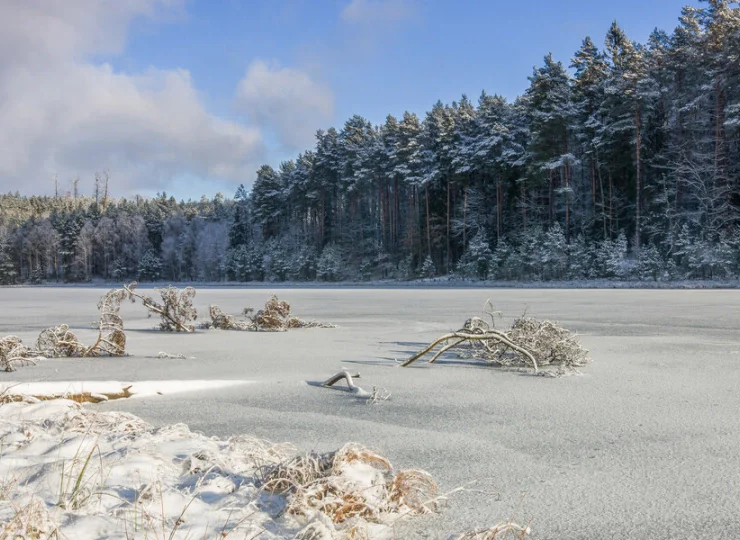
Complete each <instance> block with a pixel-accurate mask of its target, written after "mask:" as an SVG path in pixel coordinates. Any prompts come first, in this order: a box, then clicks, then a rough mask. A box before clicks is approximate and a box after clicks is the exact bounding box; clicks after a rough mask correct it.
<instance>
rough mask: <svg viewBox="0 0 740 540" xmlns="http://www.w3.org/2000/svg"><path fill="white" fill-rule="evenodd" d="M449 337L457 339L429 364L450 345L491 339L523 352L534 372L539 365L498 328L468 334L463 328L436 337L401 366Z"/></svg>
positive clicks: (528, 353) (447, 348)
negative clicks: (481, 332)
mask: <svg viewBox="0 0 740 540" xmlns="http://www.w3.org/2000/svg"><path fill="white" fill-rule="evenodd" d="M451 339H457V340H458V341H456V342H455V343H452V344H446V345H445V346H444V347H442V349H441V350H440V351H439V352H438V353H437V354H436V355H434V357H433V358H432V359H431V360H430V361H429V363H430V364H431V363H432V362H434V361H435V360H436V359H437V358H439V356H440V354H442V353H443V352H445V351H447V350H449V349H451V348H452V347H455V346H457V345H460V344H462V343H464V342H466V341H481V342H485V341H491V340H493V341H499V342H501V343H504V344H505V345H506V346H507V347H510V348H511V349H512V350H514V351H516V352H518V353H520V354H523V355H524V356H525V357H527V358H528V359H529V360H530V362H531V363H532V367H533V368H534V371H535V373H537V371H538V370H539V367H538V366H537V360H536V359H535V357H534V356H533V355H532V353H531V352H529V351H528V350H526V349H523V348H522V347H519V346H518V345H517V344H516V343H514V342H512V341H511V340H510V339H509V338H508V337H506V334H504V333H503V332H499V331H498V330H488V331H487V332H486V333H483V334H470V333H467V332H465V331H464V330H459V331H457V332H452V333H451V334H445V335H444V336H442V337H441V338H438V339H436V340H435V341H433V342H432V344H431V345H429V346H428V347H427V348H426V349H424V350H423V351H421V352H419V353H417V354H415V355H414V356H412V357H411V358H409V359H408V360H406V361H405V362H404V363H403V364H401V367H407V366H410V365H411V364H413V363H414V362H416V361H417V360H418V359H419V358H421V357H422V356H424V355H426V354H427V353H428V352H430V351H431V350H432V349H434V348H435V347H436V346H437V345H439V344H440V343H444V342H447V341H449V340H451ZM485 345H487V344H485Z"/></svg>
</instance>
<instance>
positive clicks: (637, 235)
mask: <svg viewBox="0 0 740 540" xmlns="http://www.w3.org/2000/svg"><path fill="white" fill-rule="evenodd" d="M640 123H641V121H640V109H639V108H637V109H635V176H636V178H635V191H636V193H635V252H639V251H640V211H641V210H642V208H641V206H642V205H641V200H640V199H641V195H642V167H641V164H640V150H641V149H642V141H641V134H640Z"/></svg>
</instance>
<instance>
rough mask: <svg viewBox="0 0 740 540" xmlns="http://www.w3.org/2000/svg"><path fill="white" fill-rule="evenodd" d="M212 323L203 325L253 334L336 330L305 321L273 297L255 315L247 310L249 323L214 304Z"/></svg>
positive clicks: (332, 326) (330, 326) (283, 301)
mask: <svg viewBox="0 0 740 540" xmlns="http://www.w3.org/2000/svg"><path fill="white" fill-rule="evenodd" d="M208 311H209V314H210V316H211V321H210V322H209V323H205V324H204V325H203V327H204V328H218V329H220V330H247V331H252V332H285V331H286V330H288V329H290V328H336V326H335V325H333V324H327V323H321V322H317V321H304V320H303V319H299V318H298V317H296V316H295V315H292V314H291V313H290V304H289V303H288V302H286V301H285V300H280V299H279V298H278V297H277V296H275V295H272V296H271V297H270V299H269V300H268V301H267V302H265V307H264V308H262V309H260V310H259V311H257V313H255V314H254V315H251V314H252V313H254V309H253V308H250V307H248V308H245V309H244V315H245V316H247V317H248V318H249V320H248V321H245V320H239V319H236V318H235V317H233V316H231V315H228V314H227V313H224V312H223V310H222V309H221V308H220V307H219V306H217V305H215V304H213V305H211V307H210V308H209V310H208Z"/></svg>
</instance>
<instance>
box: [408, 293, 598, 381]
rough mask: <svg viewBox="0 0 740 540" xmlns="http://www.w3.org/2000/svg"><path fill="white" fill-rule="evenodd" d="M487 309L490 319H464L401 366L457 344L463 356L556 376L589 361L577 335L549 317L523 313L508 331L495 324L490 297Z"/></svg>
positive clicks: (437, 355) (437, 354) (431, 361)
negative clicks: (459, 324)
mask: <svg viewBox="0 0 740 540" xmlns="http://www.w3.org/2000/svg"><path fill="white" fill-rule="evenodd" d="M486 313H487V314H488V316H489V317H490V318H491V322H490V323H488V322H486V321H485V320H483V319H481V318H480V317H472V318H470V319H468V320H467V321H465V324H464V325H463V327H462V328H461V329H460V330H457V331H455V332H451V333H449V334H445V335H443V336H441V337H439V338H437V339H436V340H434V341H433V342H432V343H431V344H430V345H429V346H428V347H426V348H424V349H423V350H422V351H420V352H419V353H417V354H415V355H414V356H412V357H411V358H409V359H408V360H406V361H405V362H403V363H402V364H401V366H402V367H407V366H409V365H411V364H413V363H414V362H415V361H417V360H418V359H419V358H422V357H424V356H426V355H427V354H429V353H430V352H432V351H434V350H435V349H436V348H437V347H439V349H438V350H437V351H436V352H435V353H434V356H432V358H431V359H430V360H429V363H430V364H431V363H434V362H435V361H436V360H437V359H438V358H439V357H440V356H441V355H442V354H444V353H445V352H447V351H449V350H450V349H453V348H456V347H458V348H459V349H460V353H459V354H460V355H462V356H464V357H473V358H477V359H480V360H483V361H485V362H488V363H490V364H496V365H501V366H512V365H519V366H527V367H530V368H532V369H533V370H534V373H535V374H542V375H547V376H555V377H557V376H560V375H563V374H565V373H567V372H568V371H571V372H573V371H575V372H577V368H579V367H581V366H584V365H586V364H587V363H589V362H590V361H591V359H590V358H588V351H587V350H586V349H584V348H583V347H582V346H581V344H580V343H579V341H578V339H577V335H576V334H575V333H573V332H571V331H570V330H567V329H565V328H563V327H561V326H559V325H558V324H556V323H554V322H552V321H548V320H545V321H538V320H537V319H534V318H531V317H525V316H522V317H520V318H518V319H517V320H515V321H514V324H513V325H512V327H511V328H510V329H509V330H508V331H506V332H503V331H500V330H496V329H495V328H494V323H495V318H496V317H497V316H498V315H499V313H498V312H496V311H493V306H492V305H491V302H490V300H489V301H488V302H486ZM544 366H548V367H550V366H554V367H556V369H554V370H553V369H544ZM541 370H542V371H541Z"/></svg>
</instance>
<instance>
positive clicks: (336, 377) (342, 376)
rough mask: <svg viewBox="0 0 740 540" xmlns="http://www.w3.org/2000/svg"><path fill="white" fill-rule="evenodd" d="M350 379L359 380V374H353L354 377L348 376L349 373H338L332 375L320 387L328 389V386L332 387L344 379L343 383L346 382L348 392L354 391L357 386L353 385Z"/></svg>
mask: <svg viewBox="0 0 740 540" xmlns="http://www.w3.org/2000/svg"><path fill="white" fill-rule="evenodd" d="M352 377H354V378H356V379H359V378H360V374H359V373H355V374H354V375H350V373H349V371H340V372H338V373H336V374H334V375H332V376H331V377H329V379H327V381H326V382H325V383H324V384H322V385H321V386H325V387H327V388H328V387H330V386H334V385H335V384H336V383H338V382H339V381H341V380H342V379H344V380H345V381H347V386H348V387H349V389H350V390H356V389H357V388H359V387H358V386H355V383H354V381H353V380H352Z"/></svg>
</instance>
